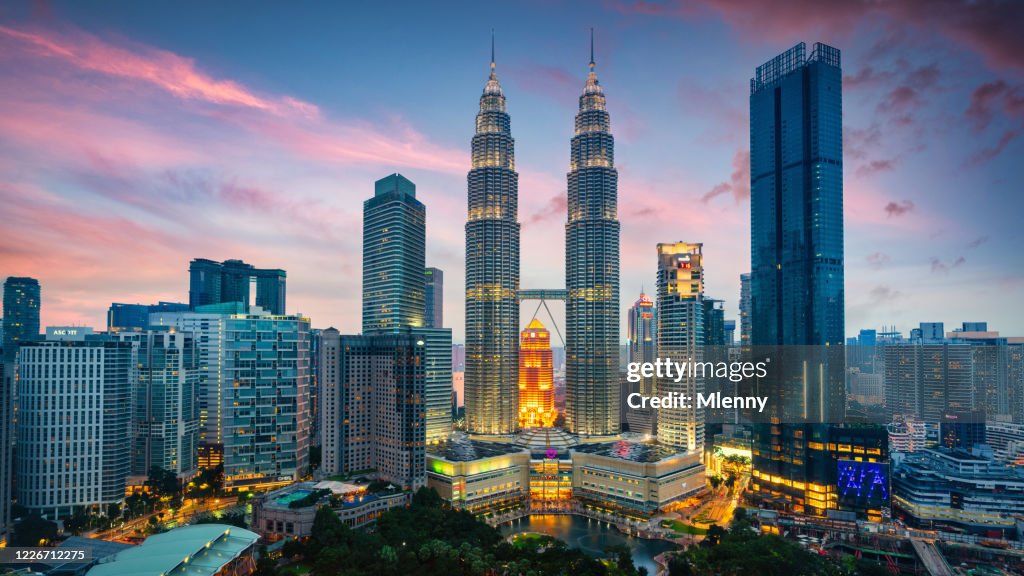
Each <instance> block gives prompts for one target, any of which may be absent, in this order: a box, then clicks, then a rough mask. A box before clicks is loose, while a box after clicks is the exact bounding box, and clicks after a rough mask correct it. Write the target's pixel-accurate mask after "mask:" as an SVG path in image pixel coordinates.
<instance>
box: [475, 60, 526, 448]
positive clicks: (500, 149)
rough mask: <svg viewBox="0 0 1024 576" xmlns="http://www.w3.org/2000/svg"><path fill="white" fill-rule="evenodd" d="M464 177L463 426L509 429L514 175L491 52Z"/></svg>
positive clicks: (515, 348) (515, 362)
mask: <svg viewBox="0 0 1024 576" xmlns="http://www.w3.org/2000/svg"><path fill="white" fill-rule="evenodd" d="M472 149H473V153H472V161H473V164H472V168H471V169H470V171H469V175H468V176H467V188H468V197H469V198H468V200H469V202H468V205H469V214H468V220H467V222H466V371H465V392H466V426H467V428H468V429H469V431H470V432H474V433H478V434H511V433H513V432H515V431H516V429H517V428H518V418H517V415H518V408H519V388H518V372H519V298H518V293H519V222H518V210H519V175H518V174H517V173H516V171H515V142H514V141H513V140H512V132H511V127H510V119H509V115H508V112H506V111H505V95H504V94H503V93H502V91H501V85H500V84H499V83H498V76H497V73H496V72H495V64H494V55H493V50H492V55H491V75H490V78H488V80H487V84H486V85H485V86H484V92H483V95H481V96H480V111H479V112H478V113H477V115H476V133H475V134H474V135H473V141H472Z"/></svg>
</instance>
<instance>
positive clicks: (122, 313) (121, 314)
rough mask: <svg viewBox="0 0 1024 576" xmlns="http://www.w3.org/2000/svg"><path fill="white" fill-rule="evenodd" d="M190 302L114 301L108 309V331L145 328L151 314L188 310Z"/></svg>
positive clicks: (147, 325)
mask: <svg viewBox="0 0 1024 576" xmlns="http://www.w3.org/2000/svg"><path fill="white" fill-rule="evenodd" d="M188 310H189V307H188V304H184V303H181V302H159V303H157V304H122V303H120V302H114V303H112V304H111V305H110V308H108V309H107V331H109V332H122V331H125V330H129V331H130V330H145V329H146V328H149V315H150V314H154V313H160V312H188Z"/></svg>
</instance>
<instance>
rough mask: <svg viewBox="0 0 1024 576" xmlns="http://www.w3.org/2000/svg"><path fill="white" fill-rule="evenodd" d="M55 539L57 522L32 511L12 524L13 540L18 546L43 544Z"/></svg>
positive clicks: (51, 542)
mask: <svg viewBox="0 0 1024 576" xmlns="http://www.w3.org/2000/svg"><path fill="white" fill-rule="evenodd" d="M56 539H57V524H56V523H54V522H50V521H49V520H46V519H45V518H43V517H42V516H40V515H39V513H38V512H32V513H30V514H29V515H27V516H25V517H23V518H22V520H21V521H20V522H18V523H17V524H15V525H14V541H15V542H16V543H17V545H18V546H44V545H47V544H53V541H54V540H56Z"/></svg>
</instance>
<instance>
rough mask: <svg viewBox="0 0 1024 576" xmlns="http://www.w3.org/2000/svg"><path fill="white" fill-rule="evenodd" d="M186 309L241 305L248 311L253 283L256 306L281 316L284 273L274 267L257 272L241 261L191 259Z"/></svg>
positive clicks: (285, 284) (283, 299) (283, 309)
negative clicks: (231, 303)
mask: <svg viewBox="0 0 1024 576" xmlns="http://www.w3.org/2000/svg"><path fill="white" fill-rule="evenodd" d="M188 272H189V288H188V305H189V309H191V310H195V309H196V307H198V306H208V305H210V304H225V303H230V302H241V303H242V306H243V307H244V310H246V311H248V310H249V304H250V294H251V290H250V288H251V285H252V282H253V279H255V280H256V305H257V306H259V307H261V308H263V309H264V310H266V311H267V312H270V313H271V314H276V315H282V314H284V313H285V296H286V292H287V276H288V274H287V273H286V272H285V271H284V270H281V269H278V268H269V269H261V268H256V267H255V266H253V265H252V264H246V263H245V262H243V261H241V260H225V261H224V262H216V261H214V260H207V259H206V258H195V259H194V260H192V262H190V263H189V267H188Z"/></svg>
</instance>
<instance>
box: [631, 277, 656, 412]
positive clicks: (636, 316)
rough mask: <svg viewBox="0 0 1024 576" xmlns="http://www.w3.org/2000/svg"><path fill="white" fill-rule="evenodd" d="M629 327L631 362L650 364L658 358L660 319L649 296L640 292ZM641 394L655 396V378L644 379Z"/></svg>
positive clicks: (634, 304)
mask: <svg viewBox="0 0 1024 576" xmlns="http://www.w3.org/2000/svg"><path fill="white" fill-rule="evenodd" d="M627 316H628V319H629V325H628V326H627V329H628V331H629V334H628V338H629V361H630V362H640V363H648V362H654V360H655V359H656V358H657V357H658V318H657V309H656V308H655V307H654V301H653V300H651V299H650V297H649V296H647V294H644V293H643V292H640V297H639V298H637V300H636V302H634V303H633V305H632V306H630V308H629V312H628V313H627ZM639 384H640V389H639V390H638V391H639V392H640V394H643V395H644V396H651V395H653V394H654V377H653V376H652V377H650V378H642V379H641V380H640V382H639Z"/></svg>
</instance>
